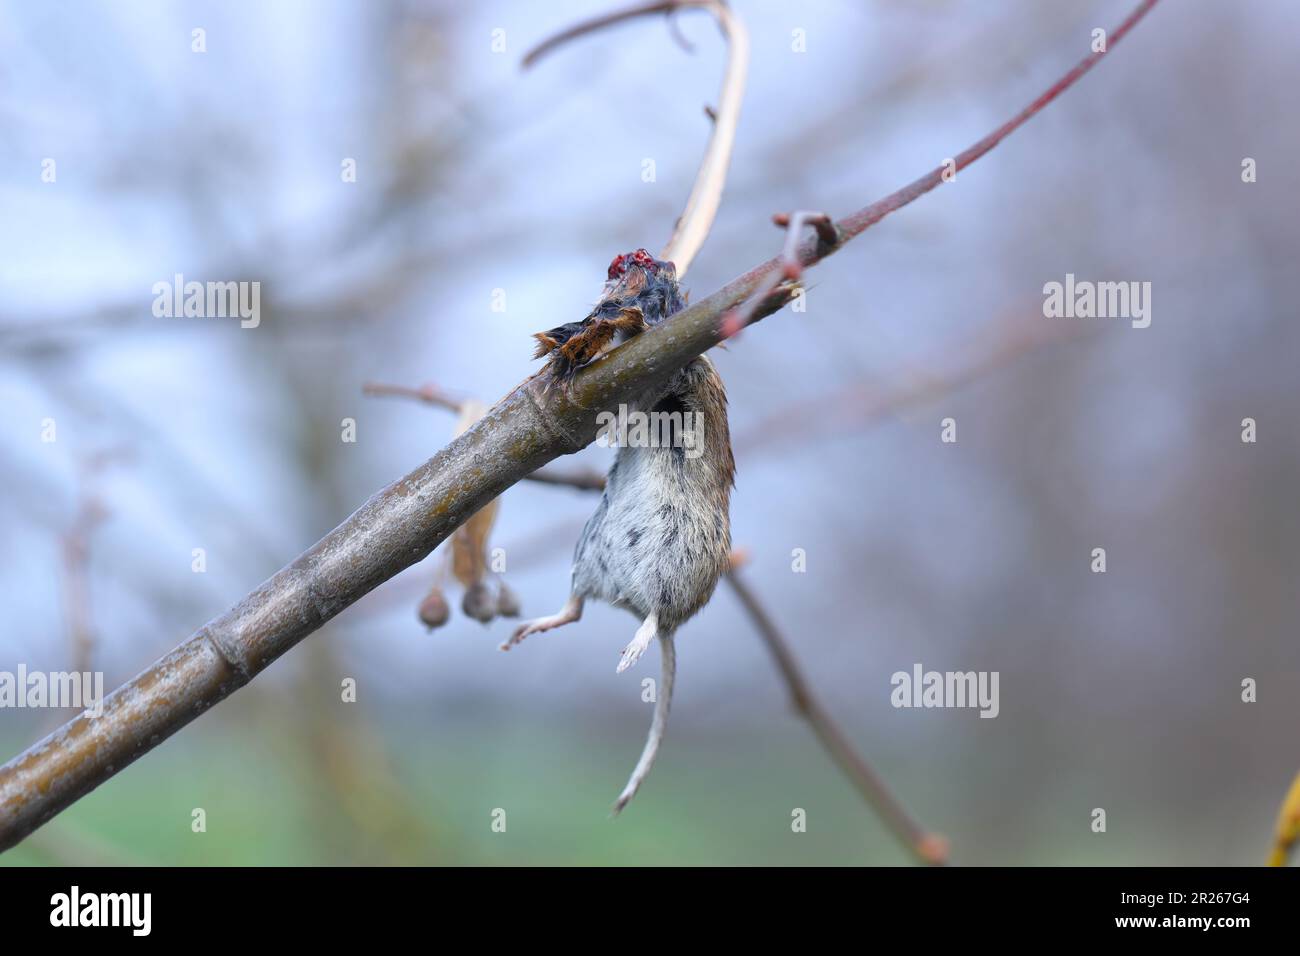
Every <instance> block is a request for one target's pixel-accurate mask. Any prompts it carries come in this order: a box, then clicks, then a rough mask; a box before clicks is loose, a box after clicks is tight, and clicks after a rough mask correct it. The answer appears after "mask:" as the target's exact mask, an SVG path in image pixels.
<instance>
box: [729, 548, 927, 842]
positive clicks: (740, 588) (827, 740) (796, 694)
mask: <svg viewBox="0 0 1300 956" xmlns="http://www.w3.org/2000/svg"><path fill="white" fill-rule="evenodd" d="M725 577H726V579H727V583H728V584H729V585H731V589H732V590H733V591H735V592H736V597H738V598H739V599H740V603H741V605H742V606H743V607H744V608H745V613H746V614H748V615H749V619H750V620H751V621H753V622H754V626H755V627H756V628H757V629H758V633H759V634H761V635H762V636H763V641H764V642H765V643H766V644H767V649H768V650H769V651H771V652H772V657H773V659H774V660H775V661H776V666H777V669H778V670H780V672H781V676H782V677H783V678H784V679H785V683H786V686H787V687H788V688H789V689H790V697H791V700H792V701H793V703H794V706H795V709H796V710H797V711H799V713H800V714H801V715H802V716H803V717H804V719H805V720H807V721H808V723H809V724H810V725H811V726H812V729H813V732H814V733H815V734H816V735H817V739H818V740H820V741H821V742H822V746H823V747H825V748H826V750H827V751H828V752H829V753H830V755H831V757H833V758H834V760H835V762H836V763H838V764H839V765H840V769H841V770H843V771H844V773H845V774H846V775H847V776H848V777H849V779H850V780H852V781H853V783H854V786H856V787H857V788H858V792H860V793H861V794H862V795H863V796H865V797H866V798H867V800H868V802H870V803H871V805H872V806H874V807H875V808H876V812H877V813H879V814H880V816H881V817H883V818H884V820H885V822H886V823H887V824H889V827H890V829H892V830H893V831H894V833H895V835H896V836H897V837H898V838H899V840H901V841H902V842H903V845H904V846H906V847H907V848H908V849H909V850H910V851H911V852H912V853H913V854H915V856H916V858H917V859H918V860H920V861H921V862H922V863H928V864H930V865H942V864H944V863H946V862H947V860H948V841H947V840H946V839H944V838H943V837H942V836H940V835H939V834H937V833H931V832H929V831H927V830H926V829H925V828H923V827H922V826H921V825H920V824H919V823H917V822H916V820H914V819H913V818H912V816H911V815H910V814H909V813H908V812H907V810H906V809H905V808H904V807H903V805H902V804H901V803H900V802H899V801H898V799H897V798H896V797H895V796H894V795H893V794H892V793H891V792H890V790H889V788H888V787H887V786H885V782H884V781H883V780H881V779H880V777H879V776H878V775H877V774H876V772H875V771H874V770H872V769H871V765H870V764H869V763H867V761H866V760H864V759H863V758H862V757H861V756H860V755H859V754H858V752H857V751H856V750H854V749H853V744H852V743H851V742H850V741H849V739H848V737H846V736H845V735H844V732H843V731H842V730H840V728H839V726H838V725H837V724H836V723H835V721H834V720H832V719H831V716H830V714H828V713H827V712H826V710H825V708H823V707H822V705H821V703H820V702H819V701H818V700H817V698H816V697H814V696H813V693H812V688H811V687H810V686H809V685H808V681H807V680H806V679H805V678H804V676H803V672H802V671H800V670H799V665H798V664H797V663H796V662H795V659H794V654H793V653H792V652H791V650H790V644H789V642H788V641H787V640H786V639H785V637H784V636H782V634H781V631H780V629H779V628H778V627H777V626H776V623H775V622H774V621H773V620H772V617H771V615H770V614H768V613H767V609H766V608H764V607H763V604H762V602H760V601H759V599H758V596H757V595H756V594H755V593H754V592H753V590H751V589H750V587H749V585H748V584H746V583H745V580H744V578H743V577H742V576H741V573H740V568H739V567H737V566H734V565H733V567H732V568H731V569H730V570H729V571H727V573H726V575H725Z"/></svg>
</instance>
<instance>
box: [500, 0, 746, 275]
mask: <svg viewBox="0 0 1300 956" xmlns="http://www.w3.org/2000/svg"><path fill="white" fill-rule="evenodd" d="M692 7H695V8H699V9H702V10H707V11H709V12H710V13H711V14H713V16H714V18H715V19H716V20H717V21H718V26H719V28H721V30H722V33H723V35H724V36H725V37H726V38H727V68H726V73H725V75H724V77H723V80H722V92H721V93H720V94H719V95H718V105H717V107H716V108H715V109H712V110H710V111H709V116H710V117H711V118H712V119H713V131H712V133H711V134H710V135H709V143H708V146H706V147H705V150H704V159H703V160H702V161H701V162H700V168H699V171H698V172H697V173H696V174H695V185H694V186H692V187H691V194H690V196H689V197H688V198H687V200H686V208H685V210H684V211H683V212H682V214H681V216H680V218H678V220H677V224H676V226H675V227H674V228H673V234H672V236H670V237H669V239H668V244H667V245H666V246H664V249H663V252H661V253H659V258H660V259H666V260H668V261H669V262H672V263H673V264H674V265H675V266H676V267H677V278H679V279H680V278H682V277H683V276H685V275H686V271H687V270H688V269H689V268H690V266H691V262H692V261H694V259H695V256H696V254H697V253H698V252H699V251H700V248H701V247H702V246H703V245H704V240H705V239H706V238H707V237H708V235H709V229H710V228H712V226H713V219H714V217H715V216H716V215H717V214H718V205H719V204H720V203H721V202H722V189H723V187H724V185H725V184H726V181H727V169H728V168H729V167H730V165H731V148H732V146H733V144H734V143H735V141H736V125H737V124H738V123H739V122H740V103H741V100H742V99H744V95H745V75H746V73H747V72H748V71H749V33H748V32H747V31H746V30H745V25H744V24H743V23H741V21H740V20H739V18H737V17H736V16H735V15H734V14H733V13H732V12H731V10H730V9H728V8H727V6H726V4H724V3H722V2H721V0H661V2H657V3H645V4H640V5H638V6H635V7H630V8H628V9H626V10H620V11H617V12H615V13H609V14H605V15H604V16H599V17H594V18H593V19H591V20H584V21H583V22H582V23H578V24H576V25H574V26H572V27H570V28H569V29H567V30H565V31H563V32H562V33H557V34H556V35H555V36H553V37H551V38H550V39H548V40H545V41H543V42H542V43H540V44H538V45H537V46H535V47H533V49H532V50H530V51H529V52H528V54H527V55H526V56H525V57H524V66H525V67H528V66H532V65H533V64H534V63H536V62H537V61H538V60H540V59H541V58H542V57H543V56H545V55H546V54H547V53H549V52H551V51H552V50H554V49H555V48H556V47H559V46H561V45H563V44H565V43H567V42H569V41H570V40H573V39H576V38H577V37H580V36H585V35H586V34H588V33H594V32H595V31H597V30H602V29H604V28H605V27H608V26H612V25H613V24H615V23H621V22H623V21H624V20H630V19H633V18H634V17H641V16H646V15H648V14H654V13H667V14H668V15H669V16H670V17H671V16H672V15H673V14H675V13H676V12H677V11H679V10H684V9H690V8H692ZM670 22H672V21H670Z"/></svg>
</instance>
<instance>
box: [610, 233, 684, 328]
mask: <svg viewBox="0 0 1300 956" xmlns="http://www.w3.org/2000/svg"><path fill="white" fill-rule="evenodd" d="M602 298H603V299H604V300H605V301H607V302H618V303H621V304H634V305H636V306H637V307H638V308H640V309H641V310H642V311H643V313H644V315H645V321H646V323H647V324H650V325H654V324H655V323H657V322H659V321H661V320H662V319H664V318H665V317H667V316H668V315H670V314H672V313H673V312H676V311H677V310H678V309H680V308H682V300H681V298H680V293H679V292H678V289H677V267H676V266H675V265H673V264H672V263H671V262H667V261H665V260H663V259H656V258H655V257H654V256H652V255H651V254H650V253H649V252H647V251H646V250H644V249H638V250H636V251H635V252H625V253H623V254H622V255H617V256H615V257H614V260H613V261H612V262H611V263H610V264H609V272H608V273H607V274H606V282H605V292H604V295H603V296H602Z"/></svg>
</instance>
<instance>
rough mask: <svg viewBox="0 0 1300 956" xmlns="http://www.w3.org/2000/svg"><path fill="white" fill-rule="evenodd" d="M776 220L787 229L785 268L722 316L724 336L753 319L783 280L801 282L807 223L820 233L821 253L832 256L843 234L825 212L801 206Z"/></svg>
mask: <svg viewBox="0 0 1300 956" xmlns="http://www.w3.org/2000/svg"><path fill="white" fill-rule="evenodd" d="M772 222H773V223H775V224H776V225H778V226H781V227H783V228H784V229H785V242H784V243H783V244H782V246H781V256H780V262H781V268H780V269H777V270H776V271H774V272H773V273H772V274H771V275H770V276H768V278H767V280H766V281H765V282H763V284H762V285H760V286H759V287H758V289H757V290H756V291H755V292H754V294H753V295H751V296H750V297H749V300H748V301H747V302H745V303H744V304H743V305H741V306H739V307H737V308H735V309H732V310H731V312H730V313H728V314H727V315H726V316H725V317H724V318H723V320H722V337H723V338H724V339H729V338H731V337H732V336H733V335H735V334H736V333H737V332H739V331H740V330H741V329H743V328H744V327H745V326H747V325H749V323H750V322H751V321H753V316H754V313H755V312H757V311H758V309H759V308H761V307H762V305H763V303H764V302H766V301H768V299H769V297H770V296H771V295H772V294H773V293H774V292H776V289H777V286H779V285H781V283H783V282H790V283H793V282H798V281H799V277H800V276H802V275H803V263H802V262H800V261H799V236H800V234H801V233H802V232H803V229H804V226H812V227H813V230H814V231H815V232H816V233H817V254H818V255H820V256H828V255H830V254H831V253H832V252H834V251H835V247H836V246H837V245H839V242H840V237H839V233H838V232H837V231H836V228H835V223H834V222H832V221H831V217H830V216H828V215H826V213H824V212H809V211H807V210H801V211H799V212H793V213H784V212H779V213H776V214H775V215H774V216H773V217H772Z"/></svg>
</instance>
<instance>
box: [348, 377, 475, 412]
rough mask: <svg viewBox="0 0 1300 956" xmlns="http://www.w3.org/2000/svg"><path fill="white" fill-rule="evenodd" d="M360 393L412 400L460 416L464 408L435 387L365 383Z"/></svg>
mask: <svg viewBox="0 0 1300 956" xmlns="http://www.w3.org/2000/svg"><path fill="white" fill-rule="evenodd" d="M361 392H362V394H365V395H375V396H388V397H391V398H412V399H415V400H416V401H418V402H424V403H425V404H426V405H437V406H438V407H439V408H445V409H447V411H449V412H455V413H456V414H458V415H459V414H460V411H461V408H462V407H463V406H464V402H463V401H458V400H457V399H454V398H452V397H451V396H450V395H448V394H447V393H446V392H444V391H443V390H442V389H440V388H438V387H437V386H436V385H429V384H425V385H421V386H420V387H419V388H411V387H410V386H409V385H389V384H387V383H385V382H365V383H364V384H362V386H361Z"/></svg>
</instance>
